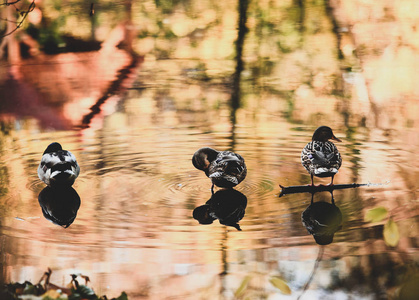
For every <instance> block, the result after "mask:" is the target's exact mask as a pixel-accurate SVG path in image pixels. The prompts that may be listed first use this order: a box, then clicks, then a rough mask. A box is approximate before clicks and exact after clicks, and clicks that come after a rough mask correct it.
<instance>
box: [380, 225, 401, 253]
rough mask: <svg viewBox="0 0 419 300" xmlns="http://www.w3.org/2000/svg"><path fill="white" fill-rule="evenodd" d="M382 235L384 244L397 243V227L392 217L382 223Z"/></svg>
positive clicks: (394, 244)
mask: <svg viewBox="0 0 419 300" xmlns="http://www.w3.org/2000/svg"><path fill="white" fill-rule="evenodd" d="M383 236H384V241H385V242H386V244H387V245H389V246H391V247H396V246H397V244H398V243H399V239H400V234H399V227H398V226H397V224H396V223H395V222H394V221H393V220H392V219H390V220H388V221H387V223H386V224H384V230H383Z"/></svg>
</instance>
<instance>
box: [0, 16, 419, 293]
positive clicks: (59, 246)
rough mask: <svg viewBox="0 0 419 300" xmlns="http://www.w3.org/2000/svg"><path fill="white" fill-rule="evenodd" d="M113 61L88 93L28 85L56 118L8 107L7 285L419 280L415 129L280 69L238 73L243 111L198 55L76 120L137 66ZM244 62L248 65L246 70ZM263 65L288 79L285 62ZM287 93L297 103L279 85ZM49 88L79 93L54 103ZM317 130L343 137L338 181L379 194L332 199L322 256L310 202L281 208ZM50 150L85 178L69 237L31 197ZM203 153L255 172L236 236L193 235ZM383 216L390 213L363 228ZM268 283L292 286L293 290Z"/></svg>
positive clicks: (148, 75) (265, 288)
mask: <svg viewBox="0 0 419 300" xmlns="http://www.w3.org/2000/svg"><path fill="white" fill-rule="evenodd" d="M251 22H252V21H251ZM249 35H250V36H251V35H252V31H251V32H250V33H249ZM231 41H234V39H231ZM253 46H255V45H254V44H252V43H250V46H249V47H248V48H251V49H253V48H252V47H253ZM118 51H119V50H118ZM118 51H116V52H115V53H114V54H112V55H114V56H113V57H114V60H112V63H113V64H114V65H112V66H109V67H108V68H107V70H108V73H109V74H108V73H100V72H98V73H96V75H95V77H94V78H92V79H91V81H89V82H84V81H81V82H84V83H85V84H84V85H82V86H80V82H77V78H80V76H82V75H81V74H82V73H83V72H87V70H86V71H81V72H80V71H79V72H75V73H70V74H69V75H68V78H67V80H68V82H70V83H72V89H68V87H63V86H65V85H66V84H67V83H68V82H67V81H63V82H61V80H62V79H60V78H58V79H52V80H51V81H52V83H51V86H48V85H47V84H46V82H44V81H42V84H43V85H42V87H41V88H39V85H37V84H34V85H35V87H37V88H38V89H40V90H41V91H42V92H43V93H44V94H43V96H44V98H42V97H40V99H41V100H40V103H42V105H44V106H43V108H44V109H47V112H48V111H51V114H54V118H45V115H43V114H38V113H37V112H33V111H32V112H28V111H27V110H25V109H23V108H22V105H24V104H20V105H21V107H20V108H19V107H18V108H16V109H11V108H10V107H6V108H7V109H9V111H7V114H4V117H3V118H2V123H1V124H2V131H1V136H0V137H1V139H0V177H1V184H0V205H1V211H2V213H1V223H0V225H1V265H2V279H3V281H5V282H10V281H13V282H15V281H20V282H23V281H25V280H29V281H32V282H37V281H38V280H39V278H40V277H41V275H42V274H43V272H44V271H46V269H47V268H48V267H49V268H51V269H52V270H53V275H52V278H51V281H52V282H54V283H55V284H58V285H66V284H67V283H68V282H69V281H70V276H69V274H73V273H82V274H85V275H88V276H89V277H90V279H91V282H92V283H91V285H92V287H93V288H94V289H95V291H96V292H97V293H98V294H107V295H108V296H111V297H114V296H117V295H119V294H120V293H121V292H122V291H126V292H127V294H128V295H129V298H130V299H234V298H235V297H236V298H243V299H296V298H298V297H300V296H301V299H386V297H387V295H389V294H391V293H392V291H393V290H395V289H397V288H400V287H403V284H405V283H406V282H409V280H410V279H411V278H415V277H414V276H417V272H418V269H417V263H418V251H417V249H418V238H417V237H418V215H419V214H418V210H417V193H418V184H417V182H418V171H417V170H418V166H417V159H416V157H415V154H416V149H417V148H418V147H419V138H418V137H419V132H418V130H417V129H416V128H413V127H412V126H409V124H412V123H411V122H406V123H405V122H404V120H402V119H399V117H400V116H399V114H398V113H396V112H395V113H394V115H393V117H394V118H393V120H392V122H393V124H394V126H375V125H376V124H377V123H375V121H374V120H371V119H377V118H380V115H377V114H375V115H372V113H371V114H368V113H367V114H365V107H364V106H365V103H364V102H363V99H361V98H359V97H355V96H353V97H352V98H351V97H349V98H345V97H343V96H342V97H341V96H336V95H335V94H333V91H330V90H328V89H327V88H325V90H321V91H322V92H321V93H320V94H319V93H318V91H319V90H316V92H314V91H313V87H312V86H309V85H307V84H305V83H304V82H305V78H294V77H292V76H297V75H295V74H294V75H292V74H291V75H289V74H287V75H282V73H281V72H280V73H277V72H274V71H272V72H271V73H270V74H262V75H261V74H259V75H260V77H258V73H257V71H255V70H253V71H254V72H255V73H251V72H250V71H249V70H246V69H245V71H244V72H243V73H242V74H241V78H242V81H241V92H242V94H241V98H240V99H241V105H240V108H238V109H234V108H233V107H232V105H231V103H230V99H231V97H232V93H233V87H232V79H231V75H232V74H233V73H234V68H235V63H236V62H235V61H234V60H233V59H231V58H230V59H214V58H210V59H205V60H204V62H205V66H204V67H203V66H202V63H201V62H199V61H198V62H197V61H196V59H185V58H182V59H179V57H176V59H162V58H161V59H156V57H155V56H154V54H153V55H152V54H150V55H145V56H144V60H140V61H139V62H138V66H136V67H135V68H132V69H131V70H130V73H129V75H128V76H127V78H125V79H124V80H123V86H124V88H121V89H118V90H117V91H113V90H112V93H111V95H109V97H107V98H106V100H105V101H104V103H103V105H102V106H101V112H100V113H95V114H93V115H92V117H91V119H89V122H88V123H87V124H86V123H83V119H84V118H83V117H84V116H86V115H88V114H89V113H90V111H89V107H91V106H92V105H93V104H94V103H95V100H97V99H99V98H100V96H101V95H103V94H104V91H106V90H107V88H108V87H109V86H110V85H111V83H112V82H116V81H117V80H118V79H117V74H118V72H117V71H118V70H124V66H125V67H126V66H127V65H129V58H128V57H126V55H125V54H122V53H121V52H118ZM250 52H251V51H250V50H249V53H247V55H248V56H245V58H247V59H248V62H247V63H248V65H250V66H251V65H252V63H255V62H254V61H253V58H252V53H250ZM102 54H103V53H102ZM82 55H83V54H82ZM174 56H176V55H174ZM115 57H117V59H116V58H115ZM150 57H151V58H150ZM76 58H77V57H76ZM81 58H82V60H81V61H82V62H85V61H87V62H90V65H89V66H90V67H91V68H93V69H94V68H96V67H97V65H99V66H100V65H101V63H100V62H106V59H104V61H102V59H103V58H100V57H99V58H97V57H95V54H92V55H88V57H87V58H86V57H85V56H81ZM56 59H57V66H59V67H55V68H65V69H66V70H70V69H71V67H69V66H67V64H69V65H72V64H74V68H75V69H76V70H79V68H80V59H75V58H74V57H73V58H72V57H71V56H70V57H69V56H67V54H63V55H58V56H57V57H56ZM63 59H64V60H66V63H64V62H63ZM118 59H119V60H118ZM264 59H266V60H268V59H267V58H264ZM329 59H330V61H334V60H333V58H331V57H329ZM68 61H69V62H68ZM98 62H99V63H98ZM118 63H119V65H118ZM270 63H271V64H272V66H271V67H270V68H272V69H274V68H275V67H278V68H280V67H283V65H284V64H286V63H287V60H281V59H278V60H277V59H275V58H273V59H272V61H271V62H270ZM83 64H84V63H83ZM296 65H297V66H298V64H296ZM95 66H96V67H95ZM45 68H47V69H48V67H45ZM296 68H298V67H296ZM332 68H333V67H332ZM40 69H42V68H40ZM261 69H263V67H261ZM313 69H316V68H315V67H313ZM48 70H49V69H48ZM95 70H96V69H95ZM288 70H289V69H288ZM265 71H266V70H265ZM294 71H295V70H294ZM50 72H52V74H61V73H62V72H60V71H50ZM289 72H291V73H292V72H293V71H292V70H291V71H289ZM325 72H326V73H327V70H326V71H325ZM320 73H321V72H320ZM23 74H24V75H25V74H26V76H27V78H26V80H27V81H29V82H32V83H33V82H34V81H36V79H33V77H31V75H27V73H23ZM66 74H68V73H66ZM345 74H346V73H345ZM346 75H348V74H346ZM349 75H351V74H349ZM349 75H348V76H349ZM352 75H353V74H352ZM39 76H40V77H42V75H39ZM57 76H59V75H57ZM207 76H208V78H209V79H208V78H207ZM319 76H320V77H321V75H319ZM354 76H355V75H354ZM28 77H29V79H28ZM290 77H291V78H293V79H289V78H290ZM303 77H304V76H303ZM55 80H56V82H61V83H62V86H61V85H60V86H59V87H57V85H56V82H55ZM318 80H320V81H321V78H320V79H318ZM294 81H296V82H297V81H298V83H295V82H294ZM21 82H25V80H22V81H21ZM317 83H318V82H317ZM352 83H353V82H352ZM294 84H295V88H294V87H289V89H290V91H291V90H292V92H293V93H294V94H293V95H292V96H291V98H290V96H289V94H287V93H289V92H290V91H287V90H284V86H287V87H288V85H290V86H292V85H294ZM320 84H321V83H320ZM347 84H348V85H349V83H347ZM45 85H46V86H45ZM2 88H3V90H4V89H5V88H6V86H5V85H4V84H3V86H2ZM55 88H57V89H58V90H61V91H70V90H71V93H70V92H69V94H66V97H67V98H66V99H65V101H63V102H62V103H58V104H57V103H51V102H49V101H48V99H56V96H51V95H54V93H57V91H56V90H55ZM346 88H347V89H348V90H350V89H362V88H363V87H361V88H360V87H358V86H357V87H355V88H354V87H353V86H351V85H349V87H346ZM314 90H315V88H314ZM45 91H46V92H45ZM108 91H110V89H108ZM45 95H47V97H46V96H45ZM48 97H50V98H48ZM42 99H44V100H42ZM45 99H47V100H45ZM42 101H45V102H46V103H43V102H42ZM348 102H350V103H351V104H350V105H348ZM394 106H396V108H397V110H403V109H407V110H409V107H408V108H403V107H401V106H400V107H398V106H397V105H396V104H394ZM414 107H415V106H414V104H412V108H414ZM390 110H391V109H390ZM367 111H368V110H367ZM382 111H386V109H383V110H382ZM365 118H366V119H365ZM412 122H413V124H415V122H416V119H413V121H412ZM354 124H360V125H361V126H355V125H354ZM319 125H329V126H331V127H332V128H333V129H334V133H335V135H336V136H337V137H339V138H340V139H341V140H342V141H343V142H342V143H339V144H337V146H338V148H339V150H340V152H341V154H342V158H343V165H342V167H341V169H340V170H339V173H338V175H337V176H336V177H335V181H334V183H335V184H346V183H354V182H355V183H365V184H368V183H370V185H368V186H363V187H359V188H356V189H344V190H336V191H335V192H334V194H333V195H334V199H335V203H336V206H337V207H338V208H339V209H340V211H341V212H342V217H343V221H342V228H341V229H340V230H339V231H337V232H336V233H335V235H334V238H333V242H332V243H330V244H329V245H326V246H319V245H318V244H316V242H315V240H314V238H313V236H312V235H310V234H309V233H308V232H307V230H306V228H304V226H303V223H302V220H301V214H302V212H303V211H304V210H305V209H306V208H307V207H308V206H309V205H310V201H311V195H310V194H308V193H298V194H292V195H284V196H282V197H279V196H280V192H281V188H280V186H279V185H282V186H295V185H306V184H309V183H310V176H309V175H308V174H307V173H306V171H305V169H304V168H303V167H302V165H301V163H300V153H301V150H302V148H303V147H304V146H305V144H306V143H307V142H309V141H310V140H311V135H312V133H313V131H314V129H315V128H316V127H317V126H319ZM63 128H64V129H63ZM53 141H58V142H60V143H61V144H62V145H63V146H64V148H65V149H67V150H70V151H71V152H72V153H73V154H74V155H75V156H76V157H77V160H78V162H79V165H80V167H81V174H80V177H79V178H78V179H77V181H76V183H75V184H74V186H73V187H74V189H75V190H76V191H77V193H78V195H79V196H80V198H81V205H80V208H79V209H78V210H77V216H76V218H75V220H74V221H73V222H72V223H71V224H70V225H69V227H68V228H63V227H60V226H57V225H56V224H53V223H52V222H49V221H48V220H47V219H46V218H45V217H44V215H43V213H42V209H41V207H40V203H39V202H38V195H39V193H40V192H41V191H42V190H43V189H44V188H45V185H44V184H43V183H42V182H41V181H40V180H39V178H38V176H37V173H36V170H37V167H38V164H39V162H40V159H41V156H42V153H43V151H44V150H45V148H46V146H47V145H48V144H49V143H51V142H53ZM203 146H209V147H213V148H215V149H219V150H233V151H235V152H237V153H239V154H241V155H242V156H243V157H244V158H245V160H246V164H247V167H248V175H247V177H246V179H245V180H244V181H243V182H242V183H241V184H240V185H238V186H237V187H236V189H237V190H238V191H240V192H241V193H243V195H245V196H246V197H247V207H246V210H245V215H244V217H243V219H242V220H240V221H239V225H240V227H241V229H242V231H238V230H237V229H236V228H234V227H232V226H225V225H222V224H219V222H218V221H217V220H215V221H214V223H213V224H209V225H200V224H199V223H198V222H197V220H195V219H194V218H193V217H192V212H193V210H194V209H195V208H196V207H198V206H201V205H203V204H205V203H206V201H207V200H209V199H210V198H211V182H210V180H209V179H208V178H206V176H205V174H204V173H203V172H201V171H199V170H197V169H195V168H194V167H193V165H192V162H191V158H192V155H193V153H194V152H195V151H196V150H197V149H199V148H200V147H203ZM315 182H316V183H323V184H327V183H328V182H329V179H318V178H316V179H315ZM216 190H217V189H216ZM331 199H332V198H331V195H330V193H328V192H321V193H316V194H315V196H314V201H316V202H318V201H327V202H329V203H330V202H331ZM376 207H384V208H386V210H387V211H388V212H389V213H388V215H387V216H386V217H385V218H383V219H382V220H380V221H378V222H368V221H365V220H364V216H365V214H366V213H367V211H368V210H370V209H373V208H376ZM390 219H391V220H393V221H394V222H395V223H396V224H397V228H398V231H399V239H398V241H397V245H396V246H389V245H387V244H386V242H385V240H384V236H383V228H384V224H386V223H387V222H388V221H389V220H390ZM272 278H281V279H282V280H283V281H284V282H286V283H287V285H288V286H289V288H290V290H291V294H290V295H285V294H284V290H283V289H281V288H278V286H275V285H274V284H272Z"/></svg>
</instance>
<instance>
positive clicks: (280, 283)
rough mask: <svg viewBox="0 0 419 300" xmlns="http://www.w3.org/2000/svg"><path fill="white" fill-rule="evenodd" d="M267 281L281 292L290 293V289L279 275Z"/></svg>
mask: <svg viewBox="0 0 419 300" xmlns="http://www.w3.org/2000/svg"><path fill="white" fill-rule="evenodd" d="M269 282H270V283H271V284H272V285H273V286H274V287H276V288H278V289H279V290H280V291H281V292H282V293H283V294H285V295H291V289H290V287H289V286H288V284H287V283H286V282H285V281H284V280H283V279H281V278H279V277H272V278H271V279H270V280H269Z"/></svg>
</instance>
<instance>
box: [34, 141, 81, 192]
mask: <svg viewBox="0 0 419 300" xmlns="http://www.w3.org/2000/svg"><path fill="white" fill-rule="evenodd" d="M79 173H80V167H79V165H78V164H77V160H76V157H75V156H74V155H73V154H72V153H71V152H70V151H67V150H63V148H62V147H61V145H60V144H59V143H56V142H54V143H52V144H50V145H49V146H48V147H47V149H45V151H44V153H43V154H42V159H41V163H40V164H39V167H38V177H39V179H41V180H42V181H43V182H45V183H46V184H47V185H49V186H51V187H63V186H71V185H73V183H74V181H75V180H76V178H77V177H78V176H79Z"/></svg>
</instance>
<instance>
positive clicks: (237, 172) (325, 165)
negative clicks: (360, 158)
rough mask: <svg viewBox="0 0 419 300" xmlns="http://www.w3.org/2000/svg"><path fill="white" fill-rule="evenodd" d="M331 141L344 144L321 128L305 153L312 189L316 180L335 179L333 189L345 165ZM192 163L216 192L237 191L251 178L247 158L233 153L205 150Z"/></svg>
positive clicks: (206, 148) (197, 153)
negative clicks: (224, 189)
mask: <svg viewBox="0 0 419 300" xmlns="http://www.w3.org/2000/svg"><path fill="white" fill-rule="evenodd" d="M329 140H335V141H338V142H341V140H340V139H338V138H337V137H335V135H334V134H333V131H332V129H331V128H330V127H328V126H320V127H319V128H317V129H316V130H315V131H314V134H313V137H312V139H311V142H309V143H308V144H307V145H306V146H305V147H304V149H303V151H302V152H301V163H302V165H303V166H304V168H305V169H306V170H307V171H308V173H309V174H310V176H311V185H314V179H313V177H314V176H317V177H331V178H332V181H331V183H330V185H333V178H334V176H335V175H336V173H337V172H338V170H339V168H340V166H341V164H342V157H341V155H340V153H339V151H338V149H337V148H336V146H335V144H333V142H331V141H329ZM192 163H193V165H194V166H195V168H197V169H199V170H202V171H204V172H205V175H207V177H209V178H210V179H211V181H212V188H211V190H212V191H213V189H214V185H216V186H218V187H222V188H231V187H234V186H236V185H237V184H239V183H240V182H241V181H243V179H244V178H245V177H246V174H247V168H246V164H245V162H244V159H243V157H241V156H240V155H239V154H237V153H233V152H230V151H216V150H214V149H211V148H208V147H205V148H201V149H199V150H198V151H196V152H195V154H194V156H193V158H192Z"/></svg>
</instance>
